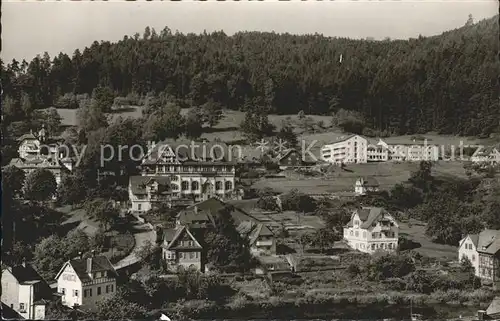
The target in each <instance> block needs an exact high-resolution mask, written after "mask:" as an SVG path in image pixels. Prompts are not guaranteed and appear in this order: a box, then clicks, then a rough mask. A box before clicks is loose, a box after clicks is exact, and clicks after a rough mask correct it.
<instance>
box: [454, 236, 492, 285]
mask: <svg viewBox="0 0 500 321" xmlns="http://www.w3.org/2000/svg"><path fill="white" fill-rule="evenodd" d="M464 256H465V257H467V258H468V259H469V261H471V263H472V265H473V266H474V268H475V270H476V276H478V277H480V278H481V279H482V280H484V281H486V282H493V283H497V282H500V230H489V229H486V230H484V231H481V232H480V233H479V234H469V235H467V236H466V237H465V238H463V239H462V240H461V241H460V243H459V248H458V259H459V260H461V259H462V258H463V257H464Z"/></svg>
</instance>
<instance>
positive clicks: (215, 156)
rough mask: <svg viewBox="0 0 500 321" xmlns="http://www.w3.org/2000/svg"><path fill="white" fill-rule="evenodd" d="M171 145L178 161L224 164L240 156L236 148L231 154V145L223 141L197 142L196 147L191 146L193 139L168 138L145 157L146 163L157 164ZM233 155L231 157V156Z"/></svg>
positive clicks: (234, 160) (233, 161)
mask: <svg viewBox="0 0 500 321" xmlns="http://www.w3.org/2000/svg"><path fill="white" fill-rule="evenodd" d="M166 146H168V147H170V148H171V149H172V151H173V152H174V154H176V152H177V154H176V158H177V161H179V162H181V163H183V164H190V163H193V164H200V163H205V162H206V163H209V164H214V163H215V164H218V163H219V164H222V163H228V162H231V163H235V162H236V161H237V160H236V159H230V158H235V157H237V156H239V155H238V154H237V153H236V150H234V155H231V154H230V147H229V146H228V145H227V144H225V143H222V142H199V143H198V142H195V143H194V145H193V146H194V147H191V146H192V145H191V141H188V140H176V141H172V140H166V141H164V142H161V143H158V144H157V145H156V146H155V147H154V148H153V149H152V150H151V151H150V152H149V153H148V155H147V156H146V157H145V158H144V162H143V164H144V165H149V164H156V163H157V162H158V161H159V159H160V157H161V155H160V154H161V151H167V150H168V148H167V147H166ZM230 156H231V157H230Z"/></svg>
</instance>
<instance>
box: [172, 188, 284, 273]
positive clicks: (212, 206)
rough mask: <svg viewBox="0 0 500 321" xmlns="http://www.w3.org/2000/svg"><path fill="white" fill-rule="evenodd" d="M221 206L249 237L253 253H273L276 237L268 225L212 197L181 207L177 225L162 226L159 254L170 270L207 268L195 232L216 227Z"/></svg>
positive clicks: (201, 232) (201, 247)
mask: <svg viewBox="0 0 500 321" xmlns="http://www.w3.org/2000/svg"><path fill="white" fill-rule="evenodd" d="M222 209H227V210H228V211H229V215H230V216H231V218H232V219H233V221H234V225H235V228H236V230H237V231H238V232H239V233H240V235H241V236H242V237H245V238H247V239H248V240H249V245H250V252H251V253H252V254H253V255H254V256H263V255H264V256H265V255H274V254H276V239H275V237H274V234H273V233H272V231H271V230H270V229H269V227H268V226H266V225H265V224H263V223H261V222H259V220H257V219H256V218H255V217H253V216H251V215H250V214H248V213H246V212H245V211H243V210H241V209H239V208H237V207H235V206H232V205H230V204H227V203H225V202H223V201H222V200H220V199H218V198H216V197H212V198H210V199H208V200H206V201H202V202H199V203H196V204H194V205H191V206H189V207H187V208H186V209H184V210H182V211H180V212H179V214H177V217H176V227H175V228H170V229H166V230H164V238H163V243H162V248H163V250H162V257H163V260H164V261H165V263H166V264H167V268H168V269H169V270H170V271H172V272H175V271H177V270H178V269H179V268H182V269H192V270H198V271H202V272H204V271H205V270H206V266H205V265H206V262H205V259H206V258H205V255H206V249H205V248H204V244H205V243H204V240H203V239H199V238H198V236H199V235H204V232H205V231H206V230H210V229H213V228H215V227H216V221H217V217H218V215H219V213H220V211H221V210H222Z"/></svg>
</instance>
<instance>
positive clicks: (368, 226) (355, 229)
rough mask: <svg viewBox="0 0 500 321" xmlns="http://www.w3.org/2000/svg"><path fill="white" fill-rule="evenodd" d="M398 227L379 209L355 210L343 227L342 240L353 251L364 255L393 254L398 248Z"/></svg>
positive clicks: (393, 220) (388, 215)
mask: <svg viewBox="0 0 500 321" xmlns="http://www.w3.org/2000/svg"><path fill="white" fill-rule="evenodd" d="M398 237H399V225H398V223H397V222H396V219H395V218H394V217H393V216H392V215H390V214H389V213H388V212H387V211H386V210H385V209H383V208H380V207H363V208H361V209H358V210H356V211H355V212H354V213H353V214H352V215H351V219H350V221H349V223H347V225H346V226H345V227H344V240H345V241H346V243H347V244H348V245H349V246H350V247H351V248H352V249H355V250H359V251H361V252H365V253H374V252H376V251H388V252H393V251H396V250H397V248H398Z"/></svg>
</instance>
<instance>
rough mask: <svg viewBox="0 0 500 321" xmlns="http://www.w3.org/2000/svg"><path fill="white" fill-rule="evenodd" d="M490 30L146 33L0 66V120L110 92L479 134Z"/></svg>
mask: <svg viewBox="0 0 500 321" xmlns="http://www.w3.org/2000/svg"><path fill="white" fill-rule="evenodd" d="M498 32H499V30H498V17H494V18H491V19H488V20H484V21H481V22H479V23H476V24H473V25H466V26H464V27H462V28H459V29H456V30H453V31H449V32H446V33H443V34H442V35H439V36H434V37H419V38H418V39H410V40H397V41H368V40H351V39H344V38H328V37H323V36H320V35H303V36H297V35H290V34H275V33H260V32H241V33H238V34H236V35H234V36H227V35H225V34H224V33H223V32H215V33H211V34H201V35H195V34H187V35H185V34H180V33H172V32H171V31H170V29H169V28H165V29H164V30H162V31H161V32H159V33H158V32H156V31H155V30H154V29H150V28H149V27H148V28H146V30H145V31H144V34H143V35H142V36H140V35H139V34H136V35H135V36H134V37H128V36H125V37H124V38H123V40H121V41H119V42H117V43H110V42H101V43H98V42H94V43H93V44H92V45H91V46H90V47H88V48H85V49H84V50H83V51H82V52H81V51H79V50H76V51H75V52H74V53H73V55H72V56H69V55H67V54H65V53H61V54H59V55H58V56H57V57H54V58H53V59H52V58H50V57H49V56H48V55H47V54H45V55H42V56H39V57H36V58H34V59H33V60H32V61H31V62H29V63H28V62H25V61H23V62H17V61H12V62H11V63H9V64H7V65H5V64H4V62H2V84H3V91H4V92H3V94H4V95H3V98H4V104H3V105H4V107H5V108H4V117H6V118H7V119H10V120H11V121H15V120H19V118H22V117H23V113H24V112H23V106H25V105H26V104H29V105H30V106H33V108H45V107H49V106H52V105H56V106H57V102H58V101H60V98H61V97H62V96H64V95H65V94H68V93H72V94H81V93H88V94H91V93H93V92H95V90H96V88H97V89H98V90H101V89H102V88H109V89H111V90H112V93H113V96H114V97H117V96H127V95H129V94H134V95H138V96H142V95H145V94H146V93H148V92H152V91H153V92H156V93H157V94H163V95H167V96H169V97H173V98H174V99H176V101H177V102H181V105H183V106H201V105H203V104H204V103H206V102H208V101H210V102H211V103H213V102H215V103H220V104H221V105H222V106H223V107H225V108H230V109H259V110H264V111H266V112H268V113H279V114H296V113H297V112H298V111H300V110H304V112H305V113H306V114H330V113H332V112H335V111H338V110H340V109H345V110H352V111H357V112H360V113H361V114H362V115H364V118H365V120H364V121H365V122H366V124H367V126H369V127H371V128H373V129H376V130H379V131H385V132H386V133H390V134H409V133H417V132H427V131H431V130H432V131H438V132H440V133H449V134H462V135H481V136H484V135H488V134H490V133H492V132H495V131H498V129H499V122H500V107H499V104H498V98H499V96H498V82H497V80H498V78H497V77H498V75H499V71H500V68H499V62H498V56H497V54H498ZM340 57H342V59H341V58H340ZM6 99H7V100H8V102H7V105H6V104H5V102H6Z"/></svg>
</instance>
